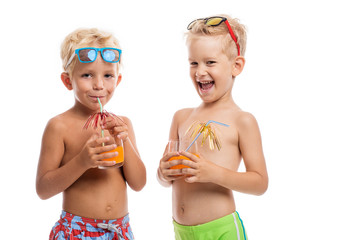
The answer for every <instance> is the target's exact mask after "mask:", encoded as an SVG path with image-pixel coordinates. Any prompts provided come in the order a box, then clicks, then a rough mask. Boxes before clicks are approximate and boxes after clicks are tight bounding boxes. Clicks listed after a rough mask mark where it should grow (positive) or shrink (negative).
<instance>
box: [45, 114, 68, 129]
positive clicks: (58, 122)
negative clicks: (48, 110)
mask: <svg viewBox="0 0 360 240" xmlns="http://www.w3.org/2000/svg"><path fill="white" fill-rule="evenodd" d="M66 119H67V117H66V113H62V114H59V115H57V116H55V117H53V118H51V119H50V120H49V121H48V123H47V125H46V128H45V132H51V133H54V134H60V133H62V132H63V130H64V129H66V122H67V121H66Z"/></svg>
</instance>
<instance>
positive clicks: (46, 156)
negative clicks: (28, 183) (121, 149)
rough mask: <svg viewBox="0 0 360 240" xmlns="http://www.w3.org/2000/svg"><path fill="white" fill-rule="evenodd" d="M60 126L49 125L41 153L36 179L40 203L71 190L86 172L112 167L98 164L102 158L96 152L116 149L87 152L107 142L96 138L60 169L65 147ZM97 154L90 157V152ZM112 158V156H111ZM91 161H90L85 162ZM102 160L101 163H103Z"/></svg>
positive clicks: (56, 122) (107, 147)
mask: <svg viewBox="0 0 360 240" xmlns="http://www.w3.org/2000/svg"><path fill="white" fill-rule="evenodd" d="M63 127H65V126H62V124H61V122H59V121H56V120H55V119H52V120H50V121H49V123H48V124H47V126H46V128H45V131H44V134H43V139H42V146H41V151H40V158H39V164H38V169H37V176H36V191H37V194H38V195H39V197H40V198H41V199H48V198H50V197H52V196H54V195H56V194H58V193H61V192H63V191H64V190H66V189H67V188H68V187H70V186H71V185H72V184H73V183H74V182H75V181H76V180H77V179H78V178H79V177H80V176H81V175H82V174H83V173H84V172H85V171H86V170H87V169H89V168H91V167H96V166H97V165H100V164H101V165H102V166H107V165H109V166H110V165H111V164H112V163H106V162H105V161H104V162H99V159H97V158H98V157H99V156H100V155H98V154H97V152H104V151H109V150H112V149H113V148H114V147H113V146H111V145H110V146H105V147H100V148H94V147H91V148H88V147H87V146H91V145H98V144H100V145H101V143H102V142H106V141H107V140H106V139H105V138H98V137H97V136H96V135H94V136H92V138H91V139H90V140H89V141H88V142H87V144H86V146H85V147H84V149H83V151H82V152H81V153H80V154H79V155H77V156H76V157H74V158H73V159H71V160H70V161H69V162H67V163H66V164H64V165H63V166H61V161H62V159H63V156H64V152H65V146H64V140H63V139H64V137H63V132H64V131H63ZM90 150H91V151H94V150H95V152H93V155H92V156H94V157H91V154H90V153H89V151H90ZM84 155H85V156H84ZM111 155H112V154H111ZM106 157H110V154H109V155H107V154H103V157H102V158H106ZM88 158H92V159H90V160H89V161H84V159H88ZM100 160H101V159H100Z"/></svg>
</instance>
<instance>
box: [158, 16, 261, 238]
mask: <svg viewBox="0 0 360 240" xmlns="http://www.w3.org/2000/svg"><path fill="white" fill-rule="evenodd" d="M188 30H189V31H188V32H187V35H186V36H187V39H186V40H187V41H186V42H187V47H188V57H189V67H190V77H191V79H192V82H193V84H194V86H195V89H196V91H197V94H198V95H199V96H200V98H201V100H202V103H201V104H200V105H199V106H198V107H195V108H186V109H181V110H179V111H177V112H176V113H175V115H174V117H173V121H172V124H171V128H170V135H169V139H171V140H172V139H179V140H180V141H181V139H182V138H184V137H187V136H188V133H189V130H191V129H192V128H193V126H194V123H196V122H200V123H201V124H200V125H199V124H198V125H195V126H197V127H196V128H195V129H197V131H195V133H197V132H198V133H197V136H199V134H201V133H202V134H203V136H204V137H200V138H202V144H201V147H198V151H197V152H196V155H194V154H191V153H189V152H186V151H180V152H169V153H165V154H164V156H163V158H162V159H161V160H160V164H159V168H158V180H159V182H160V184H161V185H163V186H172V192H173V194H172V212H173V219H174V221H173V225H174V231H175V238H176V240H217V239H231V240H235V239H237V240H246V239H247V236H246V232H245V227H244V224H243V222H242V220H241V219H240V216H239V214H238V213H237V212H236V206H235V200H234V197H233V192H232V191H238V192H242V193H248V194H254V195H261V194H263V193H264V192H265V191H266V190H267V186H268V175H267V170H266V164H265V158H264V155H263V150H262V143H261V136H260V131H259V127H258V124H257V121H256V119H255V118H254V116H253V115H252V114H250V113H248V112H245V111H243V110H242V109H240V108H239V107H238V106H237V104H236V103H235V102H234V100H233V98H232V88H233V84H234V82H235V78H236V77H237V76H238V75H239V74H240V73H241V72H242V70H243V68H244V64H245V59H244V54H245V47H246V30H245V27H244V26H243V25H242V24H240V23H239V22H238V20H236V19H233V18H230V17H229V16H226V15H222V16H213V17H208V18H200V19H196V20H194V21H192V22H191V23H190V24H189V25H188ZM211 122H218V123H225V124H227V125H228V126H227V125H226V126H227V127H221V126H219V127H218V128H217V132H215V131H214V130H213V128H214V127H215V126H214V125H208V123H211ZM205 123H206V124H205ZM189 126H190V127H189ZM204 130H206V131H204ZM219 131H221V135H219V133H218V132H219ZM191 136H192V138H193V141H195V140H196V138H194V137H195V134H191ZM214 139H216V141H215V143H216V145H217V149H212V148H211V144H210V143H211V141H212V140H214ZM196 141H198V140H196ZM208 141H209V144H208ZM220 142H221V143H222V144H220ZM199 145H200V144H198V146H199ZM213 146H214V145H213ZM181 155H182V156H185V157H187V158H188V159H190V160H186V159H179V156H181ZM172 157H177V159H178V160H173V161H169V159H171V158H172ZM242 160H243V161H244V165H245V168H246V171H245V172H238V167H239V165H240V163H241V161H242ZM181 164H182V165H185V166H186V167H185V168H180V169H179V167H176V168H174V166H176V165H181Z"/></svg>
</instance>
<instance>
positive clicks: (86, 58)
mask: <svg viewBox="0 0 360 240" xmlns="http://www.w3.org/2000/svg"><path fill="white" fill-rule="evenodd" d="M98 52H100V54H101V57H102V59H103V60H104V61H105V62H109V63H117V62H119V61H120V55H121V49H118V48H108V47H105V48H93V47H88V48H78V49H76V50H75V52H74V53H73V54H72V55H71V57H70V59H69V61H68V62H67V63H66V66H65V69H67V67H68V66H69V65H70V63H71V62H72V60H73V59H74V57H75V55H78V58H79V61H80V62H82V63H91V62H94V61H95V60H96V58H97V55H98V54H97V53H98Z"/></svg>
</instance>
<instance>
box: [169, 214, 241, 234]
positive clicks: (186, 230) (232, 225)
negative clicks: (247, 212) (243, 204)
mask: <svg viewBox="0 0 360 240" xmlns="http://www.w3.org/2000/svg"><path fill="white" fill-rule="evenodd" d="M173 224H174V231H175V239H176V240H195V239H196V240H236V239H238V240H247V236H246V232H245V228H244V224H243V222H242V220H241V218H240V216H239V214H238V212H234V213H232V214H229V215H227V216H225V217H222V218H219V219H216V220H214V221H211V222H208V223H204V224H200V225H196V226H184V225H181V224H178V223H177V222H175V221H173Z"/></svg>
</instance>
